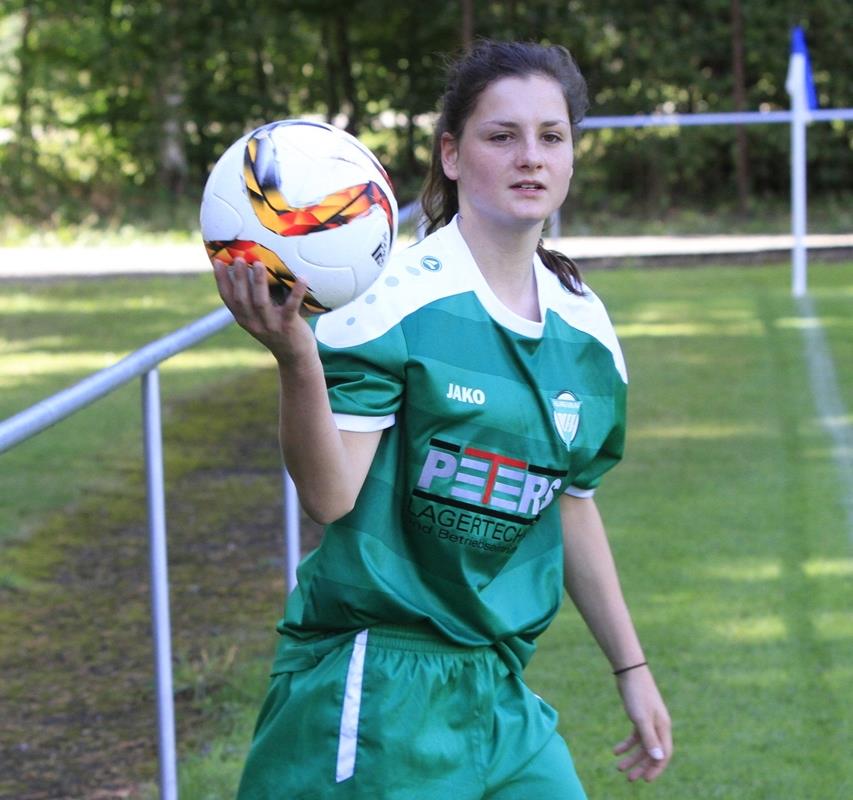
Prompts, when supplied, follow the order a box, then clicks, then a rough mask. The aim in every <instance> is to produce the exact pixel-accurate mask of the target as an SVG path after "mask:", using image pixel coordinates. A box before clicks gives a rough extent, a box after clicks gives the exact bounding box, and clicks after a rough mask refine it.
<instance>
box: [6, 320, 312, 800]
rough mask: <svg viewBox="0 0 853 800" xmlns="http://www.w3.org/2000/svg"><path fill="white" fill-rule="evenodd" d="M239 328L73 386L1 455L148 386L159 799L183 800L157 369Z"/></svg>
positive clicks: (176, 335) (16, 429) (169, 345)
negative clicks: (122, 390)
mask: <svg viewBox="0 0 853 800" xmlns="http://www.w3.org/2000/svg"><path fill="white" fill-rule="evenodd" d="M233 321H234V317H233V316H232V314H231V312H230V311H229V310H228V309H227V308H221V309H219V310H218V311H214V312H212V313H210V314H208V315H207V316H205V317H202V318H201V319H199V320H196V321H195V322H193V323H191V324H189V325H187V326H185V327H183V328H180V329H179V330H177V331H175V332H173V333H171V334H169V335H168V336H164V337H163V338H161V339H158V340H156V341H154V342H151V343H150V344H148V345H146V346H145V347H143V348H141V349H140V350H137V351H136V352H134V353H132V354H130V355H129V356H127V357H126V358H123V359H122V360H121V361H119V362H117V363H116V364H114V365H113V366H111V367H107V368H106V369H103V370H101V371H100V372H96V373H95V374H93V375H90V376H89V377H88V378H85V379H84V380H82V381H80V382H79V383H77V384H75V385H74V386H71V387H70V388H68V389H65V390H63V391H61V392H58V393H57V394H54V395H52V396H51V397H48V398H47V399H45V400H42V401H41V402H40V403H37V404H35V405H33V406H31V407H30V408H28V409H26V410H25V411H22V412H21V413H19V414H16V415H15V416H13V417H10V418H8V419H6V420H4V421H3V422H0V453H2V452H5V451H6V450H9V449H10V448H12V447H14V446H15V445H16V444H19V443H20V442H23V441H25V440H26V439H29V438H31V437H32V436H35V435H36V434H38V433H41V432H42V431H43V430H45V429H46V428H49V427H50V426H52V425H55V424H56V423H57V422H59V421H60V420H63V419H65V418H66V417H68V416H70V415H71V414H73V413H74V412H75V411H79V410H80V409H81V408H84V407H86V406H88V405H91V404H92V403H94V402H95V401H96V400H98V399H100V398H101V397H103V396H104V395H107V394H109V393H110V392H112V391H114V390H115V389H118V388H119V387H120V386H123V385H124V384H126V383H128V382H130V381H132V380H134V379H135V378H140V377H141V378H142V420H143V432H144V439H145V473H146V485H147V496H148V527H149V542H150V568H151V621H152V631H153V638H154V665H155V666H154V671H155V681H156V694H157V745H158V755H159V773H160V797H161V798H162V799H163V800H177V796H178V781H177V766H176V764H177V758H176V745H175V711H174V693H173V688H172V687H173V681H172V635H171V622H170V619H169V578H168V559H167V543H166V504H165V486H164V478H163V449H162V438H163V437H162V424H161V417H160V381H159V373H158V370H157V367H158V365H159V364H160V363H162V362H163V361H165V360H166V359H168V358H170V357H171V356H173V355H175V354H177V353H179V352H181V351H182V350H186V349H187V348H189V347H192V346H193V345H194V344H197V343H198V342H200V341H202V340H203V339H206V338H208V337H209V336H212V335H213V334H214V333H217V332H218V331H220V330H222V329H223V328H225V327H227V326H228V325H230V324H231V323H232V322H233ZM288 517H290V515H288ZM297 519H298V518H297ZM297 536H298V534H297ZM288 561H290V557H288Z"/></svg>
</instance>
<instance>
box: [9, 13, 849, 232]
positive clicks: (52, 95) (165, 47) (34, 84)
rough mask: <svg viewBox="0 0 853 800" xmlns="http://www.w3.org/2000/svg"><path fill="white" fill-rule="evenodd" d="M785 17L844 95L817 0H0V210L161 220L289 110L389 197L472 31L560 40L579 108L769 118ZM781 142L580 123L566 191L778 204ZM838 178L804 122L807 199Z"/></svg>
mask: <svg viewBox="0 0 853 800" xmlns="http://www.w3.org/2000/svg"><path fill="white" fill-rule="evenodd" d="M793 22H801V23H803V24H804V25H805V26H806V30H807V35H808V39H809V45H810V48H811V53H812V63H813V65H814V66H815V70H816V71H815V81H816V84H817V88H818V92H819V94H820V100H821V103H822V105H824V106H849V105H851V104H853V103H851V95H853V91H851V89H853V86H851V82H853V69H851V66H853V64H851V61H853V54H851V49H850V48H849V47H848V43H847V41H846V32H849V31H850V30H851V29H853V24H851V23H853V5H851V4H849V3H842V4H838V3H837V2H835V0H812V2H810V3H809V5H808V18H807V19H800V18H799V17H798V16H797V15H793V14H792V13H791V11H790V9H789V8H788V7H786V5H785V4H770V3H764V2H758V0H700V1H699V2H696V3H692V4H690V6H689V7H686V6H684V4H682V3H680V2H677V0H661V2H657V3H653V4H649V3H647V2H645V0H596V2H594V3H593V2H589V0H567V2H565V3H562V4H555V3H553V2H552V1H551V0H492V2H485V1H483V2H480V3H476V4H475V3H474V2H473V0H436V2H434V3H430V4H415V5H405V4H400V3H399V2H391V0H348V2H344V0H311V1H310V2H309V0H289V2H287V3H270V2H267V1H266V0H240V1H239V2H238V0H197V2H195V3H193V4H188V3H182V2H179V0H135V2H132V3H131V2H126V1H125V0H75V2H73V3H72V2H71V1H70V0H0V147H2V149H0V190H2V195H0V213H2V214H4V215H5V216H7V217H9V216H10V215H14V216H17V217H19V218H22V219H30V220H38V221H47V222H49V223H51V224H53V223H59V222H61V221H63V220H64V221H72V222H74V221H76V222H87V223H90V224H93V223H97V222H98V221H99V220H101V221H103V222H106V223H110V222H111V223H113V224H118V223H119V222H122V221H126V220H134V219H136V220H151V221H152V222H156V221H157V219H156V218H157V214H158V213H160V214H161V215H162V216H163V218H164V220H168V221H169V222H174V219H175V213H174V208H176V207H179V206H180V205H181V203H183V206H185V207H186V208H187V209H188V214H189V212H192V209H193V204H194V203H195V202H196V201H197V198H198V195H199V193H200V189H201V186H202V185H203V182H204V179H205V176H206V174H207V171H208V170H209V168H210V166H211V165H212V163H213V162H214V161H215V159H216V158H217V157H218V156H219V154H221V153H222V152H223V151H224V149H225V148H226V147H227V146H228V145H229V144H230V143H231V142H232V141H234V140H235V139H236V138H238V137H239V136H240V135H242V134H243V133H244V132H245V131H246V130H248V129H250V128H252V127H254V126H256V125H258V124H260V123H262V122H266V121H269V120H271V119H278V118H283V117H288V116H304V115H317V116H319V117H321V118H323V119H328V120H331V121H333V122H335V123H336V124H339V125H341V126H342V127H346V128H347V129H348V130H350V131H353V132H356V133H357V134H358V135H359V136H360V137H361V138H363V139H364V141H365V142H366V143H367V144H368V145H369V146H370V147H372V148H374V149H375V150H376V151H377V153H378V154H379V155H380V157H381V158H382V159H383V160H384V161H385V163H386V164H387V166H388V167H389V169H390V171H391V174H392V176H393V178H394V181H395V185H396V187H397V191H398V193H399V195H400V199H401V200H402V201H403V202H405V201H408V200H410V199H412V198H413V197H414V196H415V193H416V187H417V186H418V185H419V182H420V178H421V176H422V174H423V170H424V166H425V163H426V161H427V159H428V145H429V136H430V124H431V119H432V116H431V115H432V114H433V113H434V111H435V107H434V104H435V100H436V96H437V93H438V92H439V90H440V86H441V75H442V71H443V63H444V62H443V58H444V56H443V54H445V53H448V52H455V51H456V50H458V49H459V48H460V47H463V46H466V45H468V44H469V43H470V41H471V40H472V38H473V37H475V36H491V37H496V38H519V39H536V40H540V41H553V42H560V43H564V44H566V45H567V46H569V47H570V49H571V50H572V52H573V53H574V54H575V56H576V57H577V59H578V61H579V62H580V64H581V66H582V68H583V70H584V73H585V74H586V76H587V79H588V82H589V85H590V90H591V91H590V96H591V99H592V102H593V107H592V110H591V112H590V113H591V114H632V113H649V112H655V111H660V112H687V113H689V112H694V111H727V110H733V109H736V108H738V107H739V106H743V107H744V108H746V109H749V110H753V109H757V108H787V107H788V98H787V95H786V94H785V90H784V80H785V74H786V71H787V60H788V39H789V30H790V25H791V24H792V23H793ZM788 151H789V143H788V132H787V130H786V128H785V126H773V125H767V126H752V127H750V128H749V129H741V130H739V131H737V132H735V134H734V136H733V132H732V130H731V129H729V128H704V129H685V130H683V131H680V132H679V131H675V130H672V129H650V130H641V131H637V130H619V131H615V130H611V131H588V132H586V133H585V134H584V135H583V137H582V140H581V142H580V157H581V158H583V160H584V169H583V170H579V171H578V175H577V178H576V192H575V193H574V195H575V197H576V198H578V199H579V201H580V202H582V203H584V205H585V207H587V208H593V209H601V210H605V211H610V212H611V213H616V214H636V213H644V214H646V215H660V214H663V213H665V212H666V210H667V209H669V208H671V207H672V206H673V205H674V204H676V203H679V204H688V205H690V204H692V205H698V206H701V205H703V204H720V203H728V202H730V201H731V202H732V203H733V202H734V199H735V198H737V202H738V203H739V204H740V205H741V207H742V208H746V207H747V204H748V200H749V198H751V197H752V198H758V197H761V198H770V199H772V198H774V197H778V198H780V199H784V198H785V197H786V196H787V192H788V176H787V168H786V165H787V161H788ZM783 165H785V166H783ZM851 171H853V144H851V134H850V132H849V129H848V126H846V125H844V124H837V125H826V124H821V125H815V126H812V128H811V129H810V131H809V180H810V188H811V190H812V191H813V192H822V193H830V194H832V193H835V194H842V193H844V192H849V180H848V179H847V178H846V177H845V175H849V174H850V173H851ZM171 201H175V202H177V203H178V206H174V204H173V203H172V202H171ZM572 202H576V201H575V200H573V201H572ZM753 205H754V204H753ZM191 218H192V217H191V216H189V215H188V217H187V220H188V222H187V224H191V222H190V220H191Z"/></svg>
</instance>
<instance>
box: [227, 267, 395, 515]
mask: <svg viewBox="0 0 853 800" xmlns="http://www.w3.org/2000/svg"><path fill="white" fill-rule="evenodd" d="M213 271H214V274H215V276H216V284H217V287H218V289H219V294H220V296H221V297H222V300H223V301H224V303H225V305H226V306H228V308H229V309H230V310H231V313H232V314H234V318H235V319H236V320H237V322H238V323H239V324H240V326H241V327H243V328H244V329H245V330H246V331H248V332H249V333H250V334H251V335H252V336H253V337H254V338H255V339H257V340H258V341H259V342H261V344H263V345H264V346H265V347H266V348H267V349H268V350H269V351H270V352H271V353H272V354H273V356H274V357H275V359H276V362H277V363H278V372H279V380H280V385H281V395H280V397H281V399H280V412H279V438H280V441H281V451H282V455H283V456H284V462H285V464H286V466H287V469H288V472H289V473H290V476H291V477H292V478H293V482H294V484H295V485H296V489H297V491H298V492H299V499H300V502H301V503H302V506H303V508H304V509H305V511H306V512H307V513H308V515H309V516H310V517H311V518H312V519H314V520H315V521H316V522H319V523H321V524H326V523H329V522H333V521H334V520H336V519H338V518H339V517H341V516H343V515H344V514H346V513H347V512H348V511H350V510H351V509H352V507H353V505H354V504H355V500H356V498H357V497H358V493H359V492H360V491H361V487H362V484H363V483H364V479H365V478H366V476H367V471H368V469H369V468H370V464H371V462H372V461H373V457H374V455H375V454H376V449H377V447H378V446H379V440H380V438H381V436H382V432H381V431H375V432H369V433H355V432H349V431H339V430H338V428H337V425H336V424H335V420H334V417H333V416H332V409H331V407H330V405H329V397H328V394H327V392H326V380H325V377H324V375H323V365H322V363H321V361H320V356H319V353H318V351H317V341H316V339H315V338H314V332H313V331H312V330H311V327H310V326H309V325H308V323H307V322H306V321H305V320H304V319H303V318H302V317H301V316H300V314H299V309H300V306H301V304H302V299H303V297H304V296H305V290H306V285H305V283H304V282H302V281H297V283H296V285H295V286H294V287H293V290H292V291H291V292H290V294H289V295H288V297H287V299H286V300H285V302H284V303H283V304H282V305H276V304H275V303H273V302H272V300H271V298H270V293H269V285H268V283H267V276H266V268H265V267H264V266H263V265H261V264H255V265H253V266H251V267H250V266H247V265H246V263H245V261H243V260H242V259H235V261H234V263H233V264H232V265H231V266H226V265H225V264H224V263H223V262H221V261H218V260H217V261H214V264H213Z"/></svg>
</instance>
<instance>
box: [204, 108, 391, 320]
mask: <svg viewBox="0 0 853 800" xmlns="http://www.w3.org/2000/svg"><path fill="white" fill-rule="evenodd" d="M201 235H202V238H203V239H204V244H205V247H206V248H207V254H208V256H209V257H210V259H211V261H213V259H214V258H218V259H220V260H221V261H224V262H225V263H229V264H230V263H231V262H232V261H233V260H234V259H235V258H237V257H242V258H245V259H246V261H247V262H248V263H249V264H252V263H254V262H255V261H261V262H262V263H263V264H264V266H265V267H266V268H267V272H268V279H269V283H270V289H271V291H272V292H273V296H274V297H276V298H277V299H278V300H279V301H282V300H283V297H284V296H285V295H286V293H287V291H289V288H290V287H291V286H293V283H294V282H295V280H296V278H297V277H300V278H303V279H304V280H305V281H306V283H307V284H308V294H306V296H305V302H304V304H303V305H304V306H305V308H306V309H307V310H308V311H311V312H313V313H322V312H325V311H329V310H331V309H333V308H338V307H339V306H342V305H344V304H345V303H348V302H349V301H350V300H353V299H355V298H356V297H358V296H359V295H360V294H362V293H363V292H364V291H365V290H366V289H367V287H368V286H370V284H372V283H373V281H374V280H375V279H376V277H377V276H378V275H379V273H380V272H381V271H382V268H383V267H384V266H385V263H386V262H387V260H388V257H389V256H390V253H391V247H392V245H393V243H394V239H395V238H396V236H397V201H396V199H395V197H394V191H393V188H392V186H391V181H390V180H389V178H388V175H387V174H386V172H385V170H384V169H383V168H382V165H381V164H380V163H379V161H378V160H377V159H376V157H375V156H374V155H373V153H371V152H370V150H368V148H367V147H365V146H364V145H363V144H361V142H359V141H358V139H356V138H355V137H353V136H350V135H349V134H348V133H346V132H345V131H342V130H340V129H339V128H336V127H334V126H333V125H326V124H325V123H322V122H311V121H309V120H302V119H288V120H281V121H278V122H271V123H269V124H268V125H263V126H261V127H260V128H257V129H255V130H254V131H252V132H251V133H248V134H246V135H245V136H243V137H242V138H241V139H239V140H237V141H236V142H235V143H234V144H233V145H231V147H229V148H228V149H227V150H226V151H225V152H224V153H223V154H222V156H221V158H220V159H219V160H218V161H217V162H216V164H215V165H214V167H213V170H212V171H211V173H210V176H209V177H208V179H207V183H206V184H205V187H204V194H203V196H202V201H201Z"/></svg>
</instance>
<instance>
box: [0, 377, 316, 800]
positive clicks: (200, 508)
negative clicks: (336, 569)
mask: <svg viewBox="0 0 853 800" xmlns="http://www.w3.org/2000/svg"><path fill="white" fill-rule="evenodd" d="M275 406H276V388H275V380H274V376H272V375H253V376H250V377H249V378H247V379H243V380H241V381H240V382H237V383H233V384H229V385H227V386H223V387H220V390H219V391H217V392H215V393H211V394H210V396H209V397H206V398H204V401H203V402H202V401H201V400H200V399H196V400H194V401H186V402H182V403H181V404H180V405H178V406H176V407H174V408H172V409H167V413H166V416H167V422H166V427H165V436H164V439H165V450H166V457H167V464H166V476H167V483H168V487H167V516H168V527H169V562H170V581H171V607H172V630H173V651H174V656H175V660H176V661H180V662H184V663H191V662H193V661H196V660H198V659H199V657H200V656H202V655H203V657H204V658H208V657H210V655H211V654H213V656H214V657H216V655H217V654H225V653H228V654H229V655H228V657H229V658H230V657H231V656H233V655H234V654H235V653H236V658H237V659H238V660H239V659H242V658H245V659H249V658H251V657H253V656H256V655H258V654H267V653H271V648H272V646H273V644H274V641H273V639H274V636H273V632H272V627H271V626H272V624H273V623H274V621H275V619H276V617H277V615H278V614H279V613H280V610H281V603H282V597H283V577H282V576H283V555H282V554H283V545H282V509H281V495H280V491H281V490H280V482H281V474H280V470H279V462H278V453H277V446H276V441H275V423H276V414H275ZM120 485H121V489H116V490H110V491H106V492H97V491H95V492H93V493H92V494H90V495H89V496H87V497H84V498H81V499H80V501H79V503H78V504H77V506H76V507H75V508H74V509H73V510H70V511H69V512H67V513H64V514H60V515H57V516H56V517H55V518H53V519H51V520H49V521H48V522H47V523H46V524H45V525H44V526H43V527H42V528H41V529H40V531H39V532H38V533H37V534H36V535H35V536H34V537H32V538H31V539H30V540H28V541H27V542H25V543H22V544H18V545H14V546H12V547H11V548H9V549H8V550H7V551H6V552H4V553H3V554H2V557H3V558H4V559H6V560H7V564H9V565H10V566H11V567H12V568H13V569H14V571H15V573H16V574H18V575H21V576H23V578H24V582H23V585H21V586H19V587H17V588H8V587H6V588H2V589H0V683H2V689H0V719H2V725H0V765H2V766H0V798H2V799H3V800H12V799H13V798H14V800H59V798H75V799H76V798H87V799H91V800H105V799H106V798H122V797H135V796H137V795H138V789H139V786H140V785H141V784H143V783H146V782H151V781H156V776H157V766H156V757H157V753H156V739H157V736H156V722H155V717H154V713H155V712H154V687H153V672H152V644H151V633H150V616H149V614H150V612H149V607H150V606H149V589H148V540H147V535H148V534H147V523H146V516H145V514H146V511H145V498H144V480H143V477H142V474H141V465H140V467H135V466H134V467H133V468H131V469H129V470H127V474H125V475H123V476H122V480H121V481H120ZM317 535H318V531H317V529H316V526H314V525H313V524H312V523H310V522H308V521H307V520H305V521H304V523H303V542H304V543H305V545H306V546H310V545H311V544H312V543H313V542H316V539H317ZM235 648H236V649H235ZM176 689H178V690H180V689H181V686H180V685H176ZM194 709H195V706H194V704H193V702H192V691H189V690H185V691H183V692H181V691H179V692H178V695H177V708H176V716H177V727H178V742H179V745H181V746H184V747H187V746H192V744H193V743H194V742H196V741H198V739H199V736H200V735H201V734H202V733H203V731H200V730H199V719H198V715H197V711H196V710H194Z"/></svg>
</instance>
